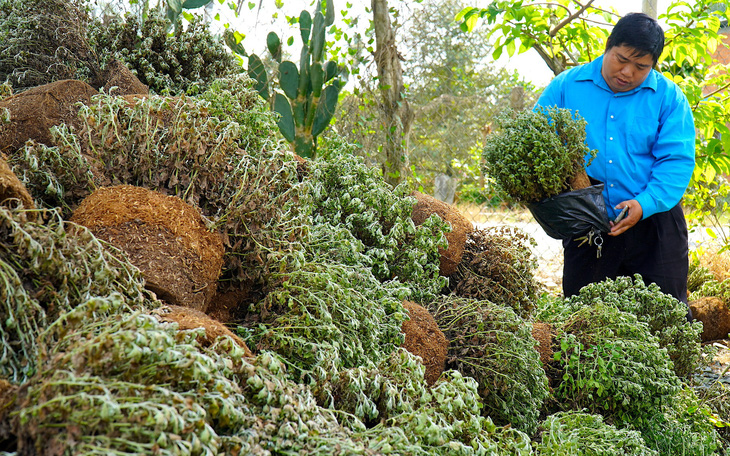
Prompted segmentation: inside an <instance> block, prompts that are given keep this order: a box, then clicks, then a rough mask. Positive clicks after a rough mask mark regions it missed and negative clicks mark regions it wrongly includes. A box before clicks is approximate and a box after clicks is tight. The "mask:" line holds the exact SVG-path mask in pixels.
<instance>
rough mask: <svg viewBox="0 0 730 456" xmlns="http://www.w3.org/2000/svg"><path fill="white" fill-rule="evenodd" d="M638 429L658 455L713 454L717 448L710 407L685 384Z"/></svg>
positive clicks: (696, 455) (716, 437)
mask: <svg viewBox="0 0 730 456" xmlns="http://www.w3.org/2000/svg"><path fill="white" fill-rule="evenodd" d="M715 422H716V423H717V421H715ZM638 429H639V430H640V431H641V434H642V435H643V436H644V440H645V441H646V444H647V445H648V446H649V447H650V448H653V449H655V450H657V452H658V454H659V455H660V456H673V455H677V454H681V455H687V456H705V455H715V454H718V453H717V451H718V450H720V449H721V448H720V445H719V444H720V441H719V439H718V434H717V432H716V431H715V429H714V427H713V415H712V412H711V410H710V408H709V407H707V405H705V404H703V403H702V401H700V400H699V399H698V397H697V395H696V394H695V393H694V391H693V390H691V389H689V388H688V387H686V386H685V387H684V388H683V389H682V390H681V391H679V392H678V393H677V394H676V395H675V396H674V397H673V398H672V399H671V400H670V401H669V402H668V403H667V405H666V406H665V407H664V408H663V409H662V410H660V411H657V413H656V414H655V415H654V416H652V417H651V418H650V419H649V420H648V421H647V422H646V423H644V424H643V425H642V426H640V427H639V428H638Z"/></svg>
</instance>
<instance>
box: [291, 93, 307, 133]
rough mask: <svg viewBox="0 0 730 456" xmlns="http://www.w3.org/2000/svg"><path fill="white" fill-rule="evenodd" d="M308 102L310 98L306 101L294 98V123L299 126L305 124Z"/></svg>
mask: <svg viewBox="0 0 730 456" xmlns="http://www.w3.org/2000/svg"><path fill="white" fill-rule="evenodd" d="M308 104H309V103H308V100H306V99H305V100H304V101H298V100H292V105H293V106H292V108H293V111H294V124H295V125H296V126H297V127H303V126H304V118H305V116H306V114H307V105H308Z"/></svg>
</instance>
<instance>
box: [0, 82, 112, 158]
mask: <svg viewBox="0 0 730 456" xmlns="http://www.w3.org/2000/svg"><path fill="white" fill-rule="evenodd" d="M97 93H98V92H97V91H96V90H95V89H94V88H93V87H91V86H90V85H89V84H87V83H85V82H82V81H76V80H72V79H65V80H62V81H56V82H52V83H50V84H45V85H42V86H38V87H34V88H32V89H29V90H26V91H25V92H21V93H19V94H16V95H13V96H11V97H8V98H6V99H4V100H0V113H2V111H3V109H7V110H8V111H9V112H10V122H9V123H3V122H0V152H3V153H6V154H9V155H12V154H13V153H14V152H16V151H17V150H18V149H20V148H22V147H23V145H24V144H25V143H26V142H27V141H28V140H31V139H32V140H34V141H35V142H37V143H41V144H45V145H47V146H53V145H54V143H53V138H52V136H51V127H54V126H56V125H60V124H66V125H70V126H71V127H76V126H77V125H78V123H79V122H80V121H79V119H78V116H77V114H78V111H79V106H78V103H79V102H80V103H83V104H85V105H89V104H90V103H91V97H92V96H94V95H96V94H97Z"/></svg>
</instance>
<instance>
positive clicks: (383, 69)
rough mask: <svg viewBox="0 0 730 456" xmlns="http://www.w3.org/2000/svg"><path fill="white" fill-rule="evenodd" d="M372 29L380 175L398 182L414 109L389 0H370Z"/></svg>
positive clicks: (405, 168) (405, 160)
mask: <svg viewBox="0 0 730 456" xmlns="http://www.w3.org/2000/svg"><path fill="white" fill-rule="evenodd" d="M371 6H372V11H373V27H374V29H375V42H376V49H375V63H376V65H377V68H378V88H379V90H380V95H381V101H380V104H379V107H380V112H381V114H382V118H381V122H382V124H383V126H384V128H385V132H386V133H385V138H386V142H385V145H384V147H383V148H384V152H385V161H384V163H383V175H384V177H385V180H386V182H388V183H390V184H391V185H397V184H399V183H400V182H401V181H403V179H404V178H405V177H406V174H407V173H408V170H409V160H408V136H409V134H410V130H411V124H412V122H413V111H412V110H411V107H410V104H409V103H408V100H407V99H406V98H405V87H404V84H403V69H402V67H401V64H400V62H401V59H402V57H401V55H400V54H399V53H398V49H397V48H396V41H395V31H394V29H393V27H392V25H391V22H390V9H389V8H388V0H372V3H371Z"/></svg>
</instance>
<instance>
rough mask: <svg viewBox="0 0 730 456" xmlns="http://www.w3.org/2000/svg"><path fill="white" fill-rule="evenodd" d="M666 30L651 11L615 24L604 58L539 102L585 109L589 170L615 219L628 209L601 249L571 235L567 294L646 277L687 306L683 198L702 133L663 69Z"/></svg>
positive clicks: (561, 81)
mask: <svg viewBox="0 0 730 456" xmlns="http://www.w3.org/2000/svg"><path fill="white" fill-rule="evenodd" d="M663 49H664V32H663V31H662V29H661V27H660V26H659V24H658V23H657V22H656V21H655V20H654V19H652V18H651V17H649V16H647V15H645V14H642V13H631V14H628V15H626V16H625V17H623V18H621V20H619V21H618V23H617V24H616V25H615V26H614V28H613V30H612V32H611V35H610V36H609V37H608V41H607V42H606V49H605V52H604V54H603V55H602V56H601V57H599V58H598V59H596V60H595V61H593V62H591V63H588V64H586V65H583V66H580V67H577V68H573V69H571V70H569V71H564V72H563V73H561V74H559V75H558V76H556V77H555V79H553V81H551V83H550V84H549V85H548V87H547V88H546V89H545V91H544V92H543V94H542V96H541V97H540V99H539V100H538V101H537V104H538V105H539V106H553V105H555V106H557V107H560V108H568V109H571V110H574V111H577V113H578V114H579V115H581V116H582V117H583V118H584V119H585V120H586V121H587V122H588V124H587V126H586V134H587V136H586V142H587V144H588V146H589V147H590V148H591V149H596V150H598V155H597V156H596V158H595V159H594V160H593V161H592V162H591V163H590V165H589V166H588V167H587V168H586V169H587V171H588V175H589V176H590V177H592V178H593V179H596V180H598V181H601V182H603V183H604V185H605V187H604V190H603V198H604V200H605V202H606V208H607V210H608V216H609V219H611V220H613V219H614V218H615V217H616V216H617V215H618V213H619V212H620V211H621V210H622V209H623V208H626V207H627V208H628V212H627V213H626V216H625V218H623V219H622V220H621V221H619V222H618V223H613V222H612V223H611V231H610V232H609V233H608V236H603V241H604V242H603V245H602V249H601V255H600V258H597V256H598V255H597V251H596V247H595V246H594V247H587V246H586V245H583V246H579V244H580V242H576V241H575V240H565V241H563V247H564V249H565V250H564V251H565V264H564V268H563V292H564V294H565V296H572V295H575V294H577V293H578V291H579V290H580V289H581V288H582V287H583V286H585V285H587V284H589V283H592V282H599V281H602V280H604V279H606V278H616V277H618V276H633V275H634V274H637V273H638V274H641V276H642V277H643V278H644V280H645V281H646V282H647V283H650V282H651V283H656V284H657V285H659V287H660V288H661V290H662V291H663V292H664V293H667V294H671V295H672V296H674V297H676V298H677V299H679V300H680V301H682V302H684V303H687V273H688V267H689V259H688V252H689V248H688V242H687V223H686V221H685V219H684V214H683V212H682V208H681V206H680V204H679V201H680V199H681V198H682V195H683V194H684V191H685V190H686V189H687V185H688V184H689V180H690V177H691V176H692V171H693V170H694V156H695V152H694V149H695V145H694V138H695V130H694V121H693V118H692V112H691V110H690V107H689V104H688V102H687V99H686V97H685V96H684V94H683V93H682V91H681V90H680V89H679V88H678V87H677V85H676V84H674V83H673V82H672V81H670V80H669V79H667V78H665V77H664V76H662V75H661V74H660V73H659V72H657V71H656V70H654V69H653V68H654V66H655V65H656V63H657V60H658V59H659V56H660V54H661V53H662V50H663Z"/></svg>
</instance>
